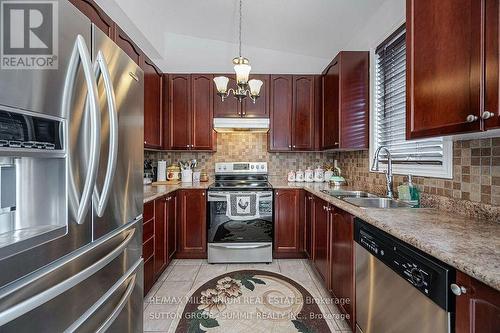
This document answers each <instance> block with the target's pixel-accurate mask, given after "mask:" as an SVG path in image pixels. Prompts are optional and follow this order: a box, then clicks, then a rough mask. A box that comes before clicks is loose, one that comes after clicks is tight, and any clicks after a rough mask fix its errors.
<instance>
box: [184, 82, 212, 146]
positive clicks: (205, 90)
mask: <svg viewBox="0 0 500 333" xmlns="http://www.w3.org/2000/svg"><path fill="white" fill-rule="evenodd" d="M212 79H213V76H212V75H208V74H197V75H192V76H191V88H192V93H191V96H192V105H191V107H192V110H191V111H192V115H191V119H192V131H191V136H192V138H191V148H192V149H198V150H211V149H212V148H213V146H214V145H213V138H214V130H213V118H214V116H213V91H214V90H216V89H214V82H213V81H212ZM217 97H218V96H217Z"/></svg>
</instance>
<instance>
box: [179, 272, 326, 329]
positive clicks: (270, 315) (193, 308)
mask: <svg viewBox="0 0 500 333" xmlns="http://www.w3.org/2000/svg"><path fill="white" fill-rule="evenodd" d="M316 301H318V300H315V299H314V298H313V296H311V294H310V293H309V292H308V291H307V290H306V289H305V288H303V287H302V286H300V285H299V284H297V283H296V282H295V281H292V280H291V279H289V278H287V277H285V276H283V275H281V274H278V273H272V272H268V271H260V270H243V271H235V272H229V273H226V274H223V275H221V276H218V277H216V278H213V279H211V280H210V281H208V282H207V283H205V284H203V285H202V286H201V287H200V288H198V289H197V290H196V291H195V292H194V293H193V294H192V295H191V297H189V299H187V304H186V306H185V307H184V310H183V312H182V315H181V316H179V321H178V324H177V327H176V329H175V332H176V333H186V332H188V333H203V332H210V333H214V332H220V333H222V332H224V333H226V332H227V333H236V332H237V333H246V332H252V333H255V332H276V333H278V332H280V333H281V332H282V333H285V332H286V333H290V332H301V333H313V332H316V333H323V332H330V329H329V328H328V324H327V322H326V321H325V319H324V316H323V314H322V312H321V310H320V308H319V307H318V304H317V302H316ZM179 312H180V311H179ZM174 327H175V326H174ZM171 330H172V327H171Z"/></svg>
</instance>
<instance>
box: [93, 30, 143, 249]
mask: <svg viewBox="0 0 500 333" xmlns="http://www.w3.org/2000/svg"><path fill="white" fill-rule="evenodd" d="M92 28H93V29H92V30H93V47H92V49H93V50H92V53H93V59H94V64H95V67H96V74H97V76H98V78H97V79H98V90H99V97H100V109H101V124H102V125H101V153H100V163H99V169H98V176H97V182H96V187H95V190H94V198H93V207H94V219H93V235H94V239H98V238H100V237H102V236H104V235H106V234H107V233H108V232H111V231H112V230H114V229H116V228H119V227H121V226H123V225H124V224H127V223H129V222H130V221H132V220H133V219H135V218H136V217H137V216H140V215H141V214H142V209H143V182H142V177H143V167H144V163H143V153H142V152H143V142H144V139H143V137H144V133H143V121H144V120H143V113H144V80H143V78H144V73H143V71H142V69H140V68H139V67H138V66H137V65H136V64H135V62H134V61H133V60H132V59H130V58H129V57H128V56H127V55H126V54H125V53H124V52H123V51H122V50H121V49H120V48H119V47H118V46H117V45H116V44H115V43H114V42H113V41H112V40H111V39H110V38H109V37H108V36H106V35H105V34H104V33H103V32H102V31H101V30H99V28H97V27H95V26H94V25H93V26H92ZM106 72H108V74H109V78H108V79H107V78H106V76H107V73H106ZM107 83H111V84H112V86H111V87H109V84H107ZM113 99H114V101H113ZM113 108H114V109H115V110H112V109H113Z"/></svg>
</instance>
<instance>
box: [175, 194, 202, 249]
mask: <svg viewBox="0 0 500 333" xmlns="http://www.w3.org/2000/svg"><path fill="white" fill-rule="evenodd" d="M179 195H180V203H179V206H180V207H179V208H180V221H179V223H180V242H179V253H178V255H177V257H178V258H206V256H207V235H206V233H207V218H206V216H207V212H206V210H207V206H206V195H205V190H182V191H181V192H180V194H179Z"/></svg>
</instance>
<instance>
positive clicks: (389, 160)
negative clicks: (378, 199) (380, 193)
mask: <svg viewBox="0 0 500 333" xmlns="http://www.w3.org/2000/svg"><path fill="white" fill-rule="evenodd" d="M381 150H385V152H386V153H387V171H384V173H385V180H386V181H387V197H388V198H391V199H394V190H393V177H392V157H391V152H390V151H389V148H387V147H386V146H380V147H378V148H377V150H376V151H375V154H374V155H373V164H372V167H371V170H372V171H379V167H378V163H379V155H380V151H381Z"/></svg>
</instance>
